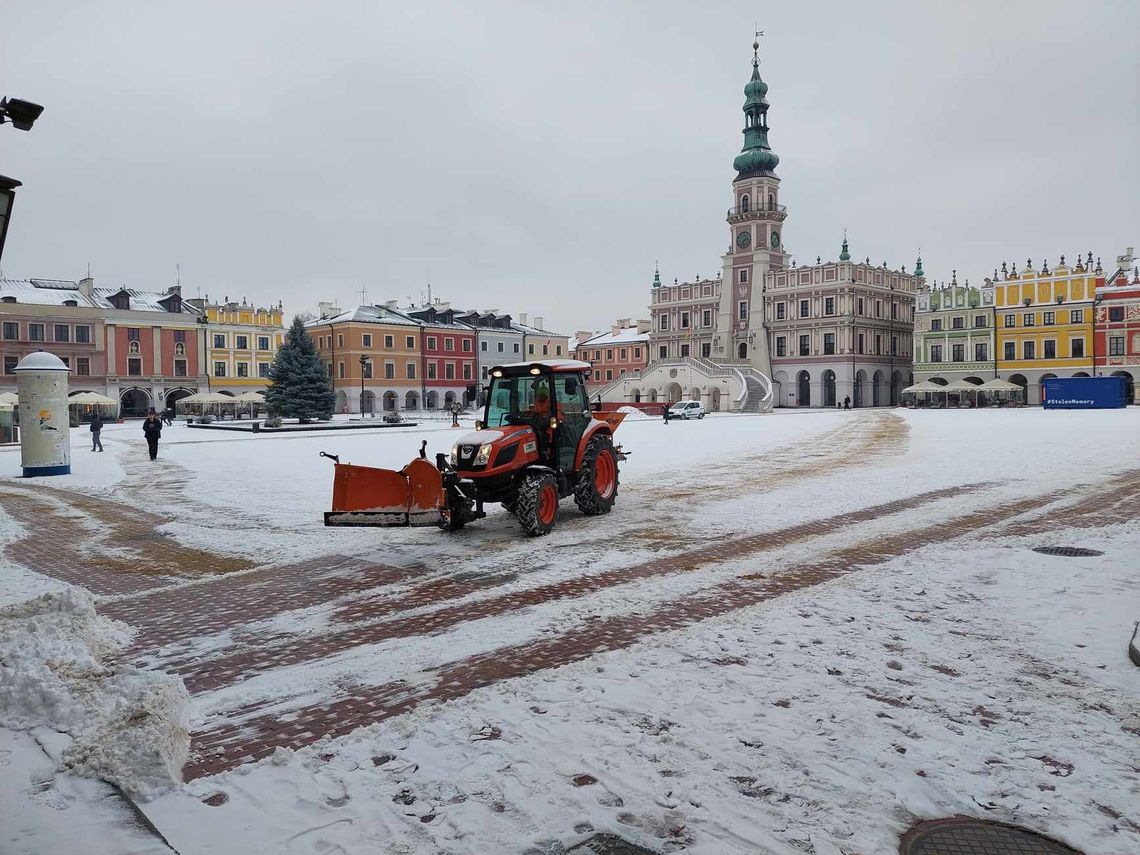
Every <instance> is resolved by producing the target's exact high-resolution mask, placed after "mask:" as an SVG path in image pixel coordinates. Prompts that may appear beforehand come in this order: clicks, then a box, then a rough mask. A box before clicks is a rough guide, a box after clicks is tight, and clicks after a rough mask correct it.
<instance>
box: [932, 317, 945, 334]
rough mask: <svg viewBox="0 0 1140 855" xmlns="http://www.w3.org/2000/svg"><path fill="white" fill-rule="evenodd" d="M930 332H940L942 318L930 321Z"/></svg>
mask: <svg viewBox="0 0 1140 855" xmlns="http://www.w3.org/2000/svg"><path fill="white" fill-rule="evenodd" d="M930 331H931V332H942V318H933V319H932V320H931V321H930Z"/></svg>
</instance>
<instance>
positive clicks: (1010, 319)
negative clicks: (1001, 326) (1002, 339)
mask: <svg viewBox="0 0 1140 855" xmlns="http://www.w3.org/2000/svg"><path fill="white" fill-rule="evenodd" d="M1005 325H1006V326H1007V327H1015V326H1017V315H1006V316H1005Z"/></svg>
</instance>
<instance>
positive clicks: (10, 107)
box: [0, 98, 44, 131]
mask: <svg viewBox="0 0 1140 855" xmlns="http://www.w3.org/2000/svg"><path fill="white" fill-rule="evenodd" d="M43 111H44V108H43V107H41V106H40V105H39V104H33V103H32V102H31V101H24V100H22V99H20V98H4V99H0V124H3V123H4V122H5V120H7V121H9V122H11V123H12V127H14V128H16V129H17V130H21V131H30V130H31V129H32V125H34V124H35V123H36V119H38V118H39V117H40V113H42V112H43Z"/></svg>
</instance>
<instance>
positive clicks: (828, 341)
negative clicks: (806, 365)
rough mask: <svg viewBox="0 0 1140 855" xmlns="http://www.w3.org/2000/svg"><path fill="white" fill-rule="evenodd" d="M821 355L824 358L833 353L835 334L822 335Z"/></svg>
mask: <svg viewBox="0 0 1140 855" xmlns="http://www.w3.org/2000/svg"><path fill="white" fill-rule="evenodd" d="M823 353H824V355H825V356H831V355H834V353H835V333H824V334H823Z"/></svg>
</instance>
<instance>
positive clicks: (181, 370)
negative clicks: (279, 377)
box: [174, 359, 268, 377]
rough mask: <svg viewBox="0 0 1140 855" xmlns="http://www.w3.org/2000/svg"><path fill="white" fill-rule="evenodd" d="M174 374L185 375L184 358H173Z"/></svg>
mask: <svg viewBox="0 0 1140 855" xmlns="http://www.w3.org/2000/svg"><path fill="white" fill-rule="evenodd" d="M266 367H267V368H268V366H266ZM174 376H175V377H185V376H186V360H185V359H176V360H174Z"/></svg>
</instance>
